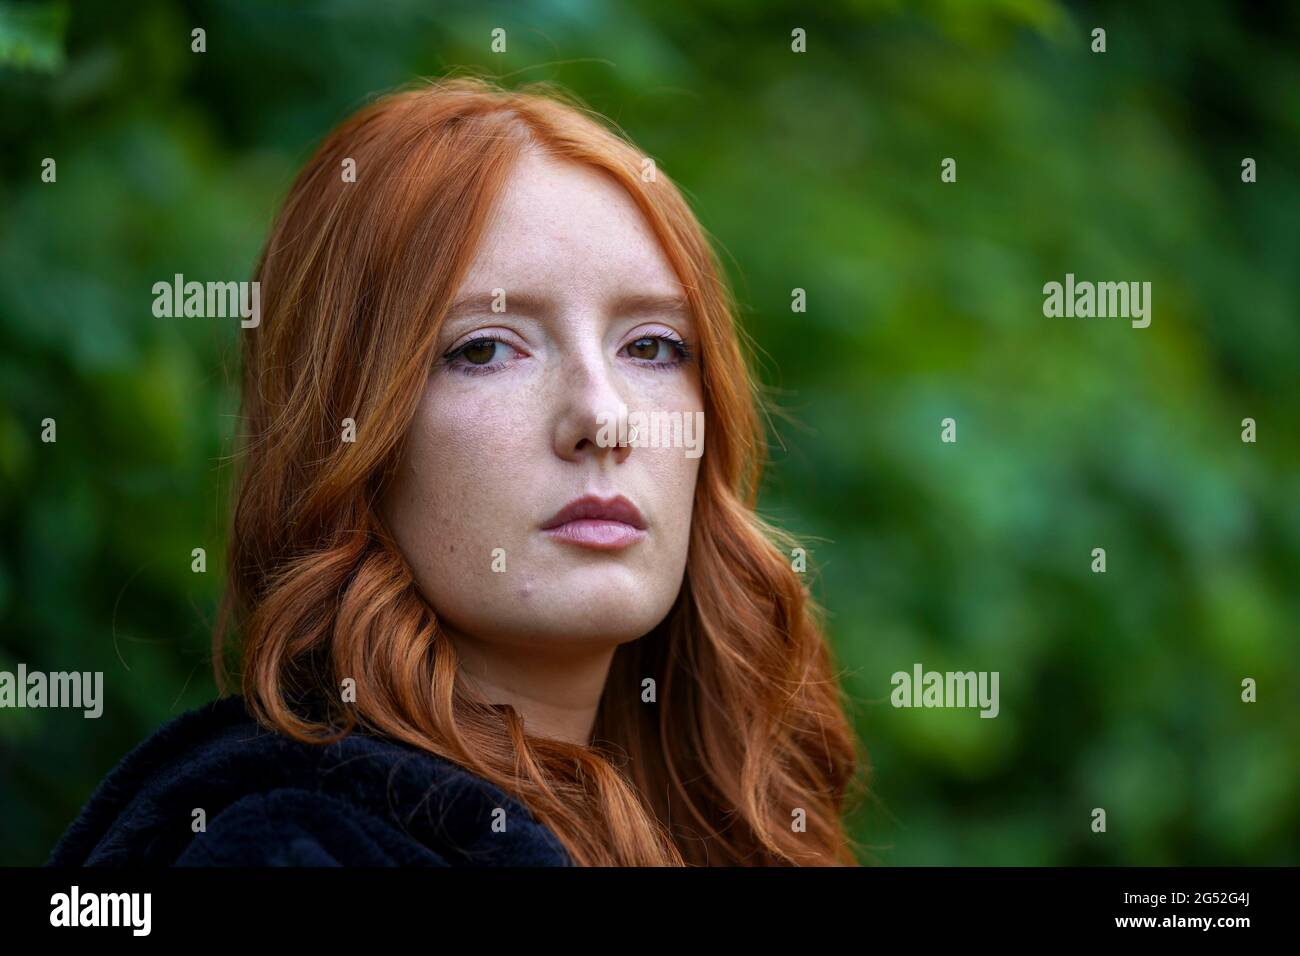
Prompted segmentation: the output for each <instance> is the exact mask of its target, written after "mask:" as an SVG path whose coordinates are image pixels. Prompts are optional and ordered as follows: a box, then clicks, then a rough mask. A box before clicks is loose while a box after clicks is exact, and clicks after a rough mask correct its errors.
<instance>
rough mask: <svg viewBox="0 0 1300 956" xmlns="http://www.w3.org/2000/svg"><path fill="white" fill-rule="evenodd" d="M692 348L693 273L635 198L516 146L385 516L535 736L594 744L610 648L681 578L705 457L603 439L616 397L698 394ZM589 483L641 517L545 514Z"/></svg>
mask: <svg viewBox="0 0 1300 956" xmlns="http://www.w3.org/2000/svg"><path fill="white" fill-rule="evenodd" d="M494 289H502V290H504V291H505V307H506V308H505V311H504V312H502V313H496V312H493V311H492V307H491V302H492V290H494ZM498 301H499V298H498ZM457 303H466V304H464V305H458V304H457ZM484 336H492V337H494V338H497V339H499V340H500V341H499V342H496V343H493V342H491V341H483V337H484ZM678 342H680V343H684V345H685V347H686V348H687V349H688V350H689V356H688V357H683V355H682V353H681V351H680V350H679V347H678V346H677V345H676V344H674V343H678ZM697 356H698V349H697V339H696V327H695V324H694V321H693V317H692V315H691V311H690V308H689V306H688V305H687V303H686V300H685V297H684V295H683V292H682V287H681V283H680V282H679V281H678V278H677V276H676V274H675V273H674V271H673V269H672V267H671V266H670V264H669V262H668V260H667V257H666V256H665V254H664V252H663V249H662V247H661V246H660V244H659V242H658V240H657V239H656V237H655V234H654V232H653V231H652V230H651V228H650V226H649V224H648V223H647V222H646V220H645V218H644V216H643V215H642V214H641V212H640V210H639V209H638V208H637V206H636V204H635V202H634V201H633V199H632V198H631V196H629V195H628V193H627V192H626V191H625V190H624V189H623V188H622V187H621V186H619V185H618V184H617V182H616V181H615V180H614V179H613V178H612V177H610V176H609V175H608V174H607V173H604V172H602V171H599V170H597V169H594V168H592V167H589V166H585V165H580V164H577V163H573V162H570V161H567V160H556V159H552V158H550V157H547V156H544V155H542V154H540V153H536V152H530V153H528V154H526V155H525V156H524V157H523V158H521V160H520V162H519V164H518V166H517V167H516V169H515V170H514V173H513V175H512V177H511V180H510V182H509V184H508V187H507V189H506V190H505V192H504V193H503V195H502V197H501V198H500V200H499V203H498V206H497V208H496V210H495V211H494V215H493V217H492V219H491V220H490V225H489V227H488V229H487V233H486V235H485V237H484V240H483V242H482V243H481V246H480V248H479V250H478V253H477V257H476V258H475V260H474V262H473V264H472V266H471V267H470V269H469V272H468V274H467V275H466V277H465V280H464V282H463V283H462V285H461V288H460V290H459V291H458V293H457V295H456V296H454V297H453V304H452V306H451V310H450V311H449V313H448V317H447V321H446V322H445V323H444V325H443V328H442V330H441V332H440V335H439V339H438V344H437V347H436V349H435V350H434V360H433V362H432V364H431V368H430V373H429V377H428V382H427V384H426V386H425V390H424V393H423V395H422V396H421V401H420V404H419V408H418V409H417V411H416V414H415V418H414V420H413V421H412V423H411V426H410V430H409V432H408V436H407V438H408V440H407V445H406V449H405V457H404V459H403V461H402V463H401V466H400V468H399V471H398V474H397V475H396V477H395V479H394V481H393V483H392V484H391V486H390V487H389V489H388V491H387V493H386V495H385V498H384V500H383V501H382V502H381V512H382V514H383V516H384V519H385V522H386V524H387V526H388V528H389V529H390V531H391V532H392V534H393V536H394V538H395V540H396V542H397V544H398V546H399V548H400V550H401V551H402V553H403V555H404V556H405V558H406V560H407V562H408V564H409V565H410V567H411V569H412V571H413V573H414V575H415V579H416V582H417V584H418V585H419V587H420V590H421V593H422V594H423V595H424V597H425V599H426V600H427V601H428V602H429V604H430V606H431V607H432V608H433V609H434V611H435V612H436V614H437V618H438V622H439V626H440V628H441V630H442V632H443V633H444V634H445V635H446V636H447V638H448V639H449V640H450V641H451V642H452V645H453V646H454V647H455V649H456V652H457V654H458V656H459V659H460V664H461V675H462V677H463V679H465V680H466V682H467V683H468V684H469V685H470V686H471V687H472V689H473V690H474V691H476V692H477V693H478V694H479V695H480V696H481V697H482V698H483V699H484V700H486V701H487V702H488V703H494V704H511V705H512V706H514V708H515V709H516V710H517V711H518V712H519V713H520V714H521V715H522V717H523V719H524V725H525V729H526V730H527V732H528V733H530V734H534V735H537V736H543V737H551V738H554V739H558V740H565V741H569V742H571V743H575V744H581V745H587V744H589V743H590V741H591V733H592V729H593V726H594V722H595V716H596V709H597V705H598V704H599V702H600V698H601V694H602V692H603V691H604V688H605V680H606V678H607V676H608V674H609V668H610V663H611V661H612V660H613V656H614V651H615V650H616V649H617V647H618V646H619V645H620V644H623V643H626V642H628V641H632V640H636V639H637V638H639V637H642V636H644V635H645V634H646V633H648V632H649V631H650V630H652V629H653V628H654V627H655V626H656V625H657V624H659V623H660V622H661V621H662V620H663V619H664V618H665V617H666V616H667V614H668V612H669V610H670V609H671V608H672V605H673V603H674V601H675V600H676V598H677V595H678V593H679V591H680V590H681V585H682V580H683V577H684V574H685V569H686V557H687V550H688V544H689V538H690V527H691V510H692V502H693V497H694V493H695V484H696V478H697V474H698V470H699V462H700V459H699V458H698V457H692V456H689V455H687V454H685V453H684V451H683V449H682V448H674V447H641V446H635V447H633V446H629V445H623V446H621V447H620V446H613V447H611V446H610V445H609V443H608V434H609V432H608V427H606V431H605V433H604V434H605V438H603V439H602V438H601V437H600V435H601V423H602V422H604V423H606V426H608V422H609V421H610V420H611V419H613V418H614V417H615V416H616V415H617V414H618V410H619V405H620V403H621V404H622V405H623V406H625V407H626V408H627V409H628V410H632V411H635V410H638V409H640V410H644V411H647V412H648V411H664V412H669V413H672V412H681V413H683V414H694V413H695V412H697V411H699V410H701V409H702V408H703V398H702V390H701V382H700V374H699V362H698V357H697ZM602 416H604V417H602ZM587 494H592V495H596V496H598V497H600V498H602V499H609V498H613V497H615V496H619V495H621V496H623V497H625V498H627V499H628V500H630V501H631V502H632V504H633V505H634V506H635V508H636V509H637V510H638V511H639V513H640V517H641V523H642V524H643V525H644V528H643V529H642V533H641V534H639V535H638V536H636V538H635V540H633V541H631V543H626V544H623V545H620V546H619V547H618V548H616V549H597V548H595V547H591V546H584V545H582V544H578V543H575V542H573V541H571V540H565V539H562V538H558V537H557V536H556V535H555V534H554V533H552V532H548V531H546V530H544V526H545V525H546V524H547V522H548V519H551V518H552V517H553V516H554V515H555V514H556V513H557V512H558V511H559V510H560V509H561V508H563V507H564V506H565V505H567V504H569V503H570V502H572V501H573V500H574V499H576V498H579V497H580V496H583V495H587ZM624 530H626V528H625V529H624ZM497 549H500V550H497ZM502 562H504V571H499V570H497V571H494V566H495V567H497V568H498V569H499V568H500V567H501V566H502ZM639 691H640V688H639V686H638V687H629V688H624V689H621V692H622V693H628V694H633V693H639Z"/></svg>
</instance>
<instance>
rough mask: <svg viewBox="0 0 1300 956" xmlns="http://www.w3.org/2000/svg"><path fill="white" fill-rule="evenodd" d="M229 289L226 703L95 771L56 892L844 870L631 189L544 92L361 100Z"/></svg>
mask: <svg viewBox="0 0 1300 956" xmlns="http://www.w3.org/2000/svg"><path fill="white" fill-rule="evenodd" d="M256 279H257V281H258V282H259V283H260V291H261V302H262V317H261V321H260V322H259V323H257V324H256V325H255V327H252V328H249V329H247V330H245V331H243V332H242V333H241V334H243V335H244V336H245V338H244V340H243V393H242V401H243V405H242V410H241V422H242V426H241V431H242V434H243V437H244V438H245V441H246V444H245V446H244V448H243V455H242V457H243V459H244V460H243V467H242V474H241V476H240V484H239V487H238V495H237V504H236V510H235V516H234V523H233V528H232V531H231V536H230V547H229V563H230V580H229V589H228V593H227V597H226V601H225V602H224V604H223V608H222V614H221V619H220V620H219V621H218V625H217V632H216V635H215V642H214V643H215V651H216V669H217V679H218V686H219V687H221V688H222V690H223V692H224V690H225V688H226V680H227V678H226V676H225V675H226V668H225V665H224V655H223V653H222V652H223V649H224V645H225V643H226V641H225V638H226V632H227V630H228V624H229V623H230V622H231V620H232V619H233V620H234V621H235V623H237V625H238V631H239V633H240V635H241V642H240V648H239V649H240V652H241V656H242V667H241V668H240V673H241V680H242V695H240V696H235V697H228V698H225V699H224V700H221V701H218V702H216V703H215V704H212V705H209V706H208V707H205V708H201V709H200V710H199V711H197V712H192V713H191V714H188V715H186V716H185V717H183V718H181V719H180V720H178V721H176V722H174V723H173V724H172V725H169V728H166V729H165V730H164V731H163V732H162V733H161V734H160V735H158V736H156V737H155V738H153V739H151V740H150V741H147V742H146V744H144V745H142V747H141V748H139V749H138V750H137V751H136V752H135V753H133V754H132V755H131V756H130V757H128V758H127V760H126V761H124V765H125V768H119V770H118V771H115V774H116V775H117V777H118V779H117V781H116V783H114V782H113V777H112V776H110V778H109V780H107V781H105V784H104V785H101V792H100V793H99V794H97V795H96V797H95V798H92V801H91V805H90V806H88V808H87V810H86V811H83V816H82V819H80V820H79V821H78V822H77V824H74V827H73V828H72V830H71V831H70V833H69V834H68V835H65V837H64V842H63V844H62V845H61V848H60V849H56V853H55V856H54V858H53V860H52V861H53V862H64V863H66V862H84V861H85V860H87V859H90V860H92V861H94V862H132V861H138V860H140V859H147V860H149V861H151V862H152V861H161V862H181V863H232V862H233V863H363V864H364V863H385V862H386V863H453V864H455V863H475V862H489V863H505V864H521V863H528V864H552V863H553V864H558V865H566V864H577V865H682V864H687V865H828V864H853V863H854V862H855V859H854V854H853V852H852V848H851V845H850V841H849V840H848V838H847V836H846V834H845V830H844V827H843V823H842V818H843V815H844V813H845V809H846V798H847V796H848V795H849V794H850V793H851V792H855V787H856V785H857V783H858V780H857V776H856V770H857V768H858V767H859V766H860V765H861V760H860V756H859V755H858V754H857V752H856V746H855V740H854V737H853V734H852V732H851V728H850V726H849V724H848V722H847V720H846V718H845V715H844V708H843V703H842V700H841V696H840V690H839V688H838V685H837V682H836V679H835V674H834V672H833V665H832V662H831V659H830V657H829V654H828V650H827V647H826V645H825V643H824V640H823V637H822V635H821V631H820V628H819V625H818V623H817V620H816V613H815V608H814V606H813V604H812V602H811V601H810V599H809V596H808V594H807V591H806V589H805V587H804V584H803V582H802V580H801V578H800V576H799V574H798V573H797V572H796V571H795V570H794V568H793V567H792V557H791V555H792V548H791V546H790V543H789V542H788V541H787V540H786V539H785V538H784V536H782V535H780V534H779V533H778V532H776V531H775V530H773V529H771V528H769V527H767V526H765V525H764V524H763V522H762V521H761V520H760V519H759V518H758V517H757V516H756V515H755V513H754V511H753V505H754V501H755V494H756V487H757V482H758V478H759V472H760V468H761V464H762V460H761V459H762V451H763V444H762V433H761V428H760V424H759V419H758V416H757V412H756V402H755V397H754V390H753V386H752V382H751V380H750V378H749V375H748V372H747V369H746V364H745V359H744V356H743V354H742V351H741V348H740V343H739V340H738V334H737V331H736V329H735V326H734V320H733V315H734V308H733V305H732V302H731V299H730V296H729V293H728V291H727V289H726V287H725V285H724V281H723V277H722V273H721V270H720V269H719V267H718V264H717V261H716V259H715V256H714V254H713V251H712V250H711V248H710V246H709V243H708V241H707V240H706V238H705V236H704V234H703V232H702V230H701V228H700V226H699V224H698V223H697V222H696V220H695V218H694V216H693V215H692V213H691V212H690V210H689V208H688V207H687V205H686V204H685V202H684V201H683V199H682V197H681V196H680V194H679V193H678V191H677V189H676V188H675V187H674V186H673V185H672V183H671V182H670V181H669V180H668V178H667V176H665V175H664V173H663V172H662V171H660V170H657V169H656V168H655V167H654V164H653V163H652V162H651V161H650V160H649V159H648V158H646V157H644V156H642V154H640V153H639V152H638V151H637V150H636V149H635V148H634V147H633V146H631V145H629V144H628V143H627V142H626V141H625V140H624V139H622V138H621V137H620V136H618V135H616V134H615V133H614V132H611V131H610V130H608V129H607V128H606V127H605V126H603V125H602V124H601V123H599V122H598V121H597V120H595V119H593V118H592V117H591V116H589V115H588V114H587V113H586V112H585V111H584V110H582V109H581V108H579V107H577V106H575V105H573V104H571V103H570V102H568V101H566V100H565V99H563V98H562V97H561V96H560V95H558V94H556V93H555V92H553V91H550V90H548V89H545V88H540V89H539V88H536V87H535V88H533V89H531V90H527V91H514V92H511V91H505V90H501V89H499V88H497V87H495V86H492V85H490V84H488V83H486V82H484V81H480V80H472V79H455V80H450V81H445V82H442V83H438V84H434V85H432V86H427V87H424V88H421V89H417V90H412V91H408V92H402V93H399V94H395V95H390V96H388V97H386V98H383V99H381V100H379V101H377V102H375V103H373V104H372V105H370V106H368V107H366V108H365V109H363V110H361V111H360V112H359V113H357V114H356V115H354V116H353V117H351V118H350V119H348V120H347V121H346V122H344V123H343V124H342V125H341V126H340V127H339V128H338V129H336V130H335V131H334V132H333V133H332V134H331V135H330V136H329V137H328V138H327V139H326V141H325V142H324V144H323V145H322V146H321V147H320V148H319V149H318V150H317V151H316V153H315V155H314V156H313V157H312V158H311V159H310V161H309V162H308V163H307V166H306V168H305V169H304V170H303V171H302V172H301V173H300V175H299V176H298V178H297V180H296V182H295V183H294V184H293V187H292V189H291V190H290V193H289V196H288V199H287V201H286V203H285V205H284V208H283V210H282V211H281V213H280V215H279V218H278V219H277V221H276V223H275V225H274V228H273V230H272V232H271V236H270V239H269V241H268V243H267V245H266V248H265V250H264V251H263V254H262V257H261V259H260V262H259V264H258V267H257V275H256ZM692 423H696V427H695V428H694V429H692ZM699 423H702V424H703V425H706V426H707V428H705V429H704V431H703V434H702V435H700V433H699V427H698V425H699ZM656 425H657V426H658V427H651V426H656ZM646 432H653V434H646ZM692 434H693V436H694V439H695V440H696V443H695V447H694V449H693V448H692V447H691V441H692V438H691V436H692ZM700 438H702V446H701V445H700V444H699V441H698V440H699V439H700ZM701 452H702V453H701ZM159 738H161V739H159ZM215 779H221V780H224V781H229V782H227V783H222V784H220V785H216V784H214V783H213V781H214V780H215ZM395 781H396V783H395ZM214 787H215V791H214ZM105 791H107V792H105ZM452 796H454V797H455V799H451V797H452ZM139 805H143V806H144V807H145V808H146V809H145V810H143V811H141V810H140V809H139ZM133 808H135V809H133ZM431 808H436V810H432V809H431ZM199 811H202V814H201V820H202V828H200V827H199V826H198V825H197V824H195V823H193V822H192V821H193V820H199V819H200V816H199ZM124 818H125V820H124ZM140 818H144V819H146V820H147V821H149V823H148V824H147V825H140V826H136V825H135V821H138V820H139V819H140ZM178 820H183V821H184V823H185V826H184V827H180V826H178ZM142 845H145V846H147V847H150V848H152V855H149V856H147V857H142V856H141V855H140V852H139V850H138V848H139V847H140V846H142ZM96 854H98V856H96Z"/></svg>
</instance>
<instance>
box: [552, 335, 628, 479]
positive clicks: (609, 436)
mask: <svg viewBox="0 0 1300 956" xmlns="http://www.w3.org/2000/svg"><path fill="white" fill-rule="evenodd" d="M555 374H556V377H557V380H558V381H557V385H556V388H557V395H558V398H557V401H556V413H555V419H554V426H553V427H554V439H553V441H554V447H555V454H556V455H558V456H559V457H560V458H562V459H564V460H565V461H572V462H581V461H584V460H588V459H589V460H592V461H595V462H603V461H609V462H610V464H613V465H617V464H621V463H622V462H624V461H626V460H627V457H628V455H630V454H631V453H632V448H631V445H630V444H627V442H628V441H629V439H630V437H631V436H630V434H629V432H628V428H627V424H626V420H627V414H628V403H627V396H626V395H624V394H623V389H622V385H623V383H622V382H621V381H620V380H619V378H618V372H617V369H615V368H614V367H612V360H610V359H607V358H606V357H605V355H604V354H603V353H602V351H601V349H600V347H599V345H595V344H593V345H592V346H591V347H589V348H583V350H582V351H581V352H578V351H576V350H575V351H573V352H569V353H567V354H566V355H565V356H564V359H563V360H562V361H561V363H560V365H559V367H558V368H557V369H556V370H555ZM620 442H621V444H620Z"/></svg>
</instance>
